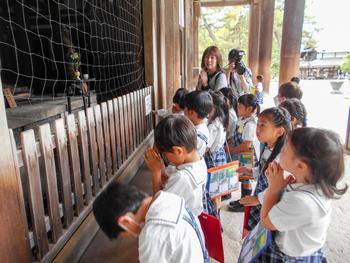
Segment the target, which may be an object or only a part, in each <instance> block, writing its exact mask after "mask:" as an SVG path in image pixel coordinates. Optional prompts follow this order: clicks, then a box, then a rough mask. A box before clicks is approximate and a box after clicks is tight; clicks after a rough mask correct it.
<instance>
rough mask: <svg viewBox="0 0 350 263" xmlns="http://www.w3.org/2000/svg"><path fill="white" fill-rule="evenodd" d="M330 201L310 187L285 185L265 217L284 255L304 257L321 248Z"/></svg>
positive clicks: (313, 187) (328, 221) (325, 233)
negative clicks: (278, 198) (277, 200)
mask: <svg viewBox="0 0 350 263" xmlns="http://www.w3.org/2000/svg"><path fill="white" fill-rule="evenodd" d="M331 211H332V208H331V202H330V200H329V199H328V198H326V197H325V196H324V195H323V193H322V191H321V189H318V190H317V189H316V187H315V185H313V184H292V185H289V186H287V188H286V190H285V191H284V192H283V194H282V197H281V200H280V201H279V202H278V203H277V204H276V205H274V206H273V207H272V209H271V210H270V212H269V218H270V220H271V222H272V224H273V225H274V226H275V227H276V228H277V230H278V231H279V232H277V235H276V237H275V241H276V243H277V245H278V247H279V248H280V250H281V251H282V252H283V253H285V254H286V255H288V256H292V257H297V256H308V255H311V254H312V253H314V252H316V251H317V250H318V249H320V248H322V247H323V245H324V244H325V241H326V236H327V229H328V226H329V223H330V220H331Z"/></svg>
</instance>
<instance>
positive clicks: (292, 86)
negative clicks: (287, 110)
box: [278, 81, 303, 100]
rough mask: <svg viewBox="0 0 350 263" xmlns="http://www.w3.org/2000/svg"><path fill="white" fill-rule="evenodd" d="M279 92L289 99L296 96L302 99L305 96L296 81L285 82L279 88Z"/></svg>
mask: <svg viewBox="0 0 350 263" xmlns="http://www.w3.org/2000/svg"><path fill="white" fill-rule="evenodd" d="M278 94H279V95H280V96H281V97H285V98H287V99H292V98H295V99H298V100H301V98H302V97H303V92H302V91H301V89H300V87H299V85H298V84H297V83H296V82H294V81H290V82H286V83H283V84H282V85H281V86H280V87H279V89H278Z"/></svg>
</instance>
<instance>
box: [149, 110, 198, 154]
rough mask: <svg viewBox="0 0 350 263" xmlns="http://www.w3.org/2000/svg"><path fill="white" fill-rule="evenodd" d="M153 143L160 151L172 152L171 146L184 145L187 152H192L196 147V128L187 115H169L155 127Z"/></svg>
mask: <svg viewBox="0 0 350 263" xmlns="http://www.w3.org/2000/svg"><path fill="white" fill-rule="evenodd" d="M154 144H155V146H156V147H157V148H158V149H159V151H161V152H172V147H173V146H180V147H185V149H186V150H187V151H188V152H192V151H193V150H194V149H197V131H196V128H195V127H194V125H193V123H192V122H191V121H190V120H189V119H188V118H187V117H185V116H183V115H179V114H173V115H170V116H168V117H166V118H164V119H163V120H161V121H160V122H159V123H158V125H157V127H156V128H155V130H154Z"/></svg>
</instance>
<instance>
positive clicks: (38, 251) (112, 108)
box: [10, 87, 152, 261]
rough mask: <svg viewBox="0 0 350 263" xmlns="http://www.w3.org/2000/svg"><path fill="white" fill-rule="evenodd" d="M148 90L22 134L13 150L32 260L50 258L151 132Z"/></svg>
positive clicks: (149, 91) (125, 96)
mask: <svg viewBox="0 0 350 263" xmlns="http://www.w3.org/2000/svg"><path fill="white" fill-rule="evenodd" d="M150 93H151V88H150V87H148V88H145V89H142V90H138V91H135V92H132V93H129V94H126V95H123V96H120V97H117V98H115V99H113V100H109V101H107V102H103V103H101V104H100V105H96V106H94V107H91V108H88V109H87V110H86V112H85V111H80V112H78V114H77V115H76V116H74V115H73V114H70V115H66V116H65V118H60V119H57V120H56V121H54V123H53V124H51V125H50V124H49V123H47V124H44V125H41V126H39V127H38V129H35V131H36V132H35V131H34V130H26V131H24V132H22V133H21V136H20V141H21V142H20V146H19V147H18V148H17V150H16V151H17V152H16V153H15V154H14V155H15V162H16V167H17V172H18V173H20V175H21V180H22V182H21V187H22V186H23V198H22V200H20V201H21V202H23V204H24V207H25V208H26V217H27V218H26V220H25V221H26V222H27V223H28V226H27V229H28V231H27V238H28V241H29V242H28V249H31V250H32V255H33V261H41V260H42V261H50V260H51V259H52V258H53V257H54V255H52V253H55V252H57V251H59V249H60V248H61V247H62V246H63V245H64V243H65V242H66V241H67V239H69V237H70V236H71V235H72V233H73V232H74V229H72V228H73V225H75V226H78V225H79V223H81V222H82V221H83V220H84V218H85V217H86V216H87V214H88V213H89V212H90V211H91V202H92V201H93V200H94V198H95V196H96V195H97V194H98V193H99V192H100V191H101V189H102V188H103V187H104V186H105V185H106V184H107V182H108V181H110V180H111V179H112V178H114V177H116V176H115V175H116V174H117V173H118V170H119V169H120V167H122V165H123V164H124V163H125V162H126V161H127V160H128V158H129V157H130V156H131V154H132V153H133V152H134V151H135V150H136V149H137V147H138V146H139V145H140V144H141V143H142V142H143V141H144V139H145V138H146V137H147V136H148V135H149V134H150V133H151V130H152V116H151V114H148V115H146V112H145V97H146V96H147V95H149V94H150ZM10 133H11V138H12V140H13V142H12V143H13V145H15V143H14V139H13V134H12V131H11V130H10ZM14 148H15V147H14ZM15 149H16V148H15ZM53 251H54V252H53Z"/></svg>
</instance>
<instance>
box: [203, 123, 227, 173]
mask: <svg viewBox="0 0 350 263" xmlns="http://www.w3.org/2000/svg"><path fill="white" fill-rule="evenodd" d="M208 130H209V142H208V148H209V150H208V152H207V153H206V154H205V156H204V158H205V162H206V164H207V167H208V168H212V167H215V166H218V165H223V164H225V163H226V155H225V151H224V143H225V141H226V132H225V129H224V126H223V125H222V123H221V121H220V119H219V118H216V119H215V120H213V122H212V123H210V124H209V125H208Z"/></svg>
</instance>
